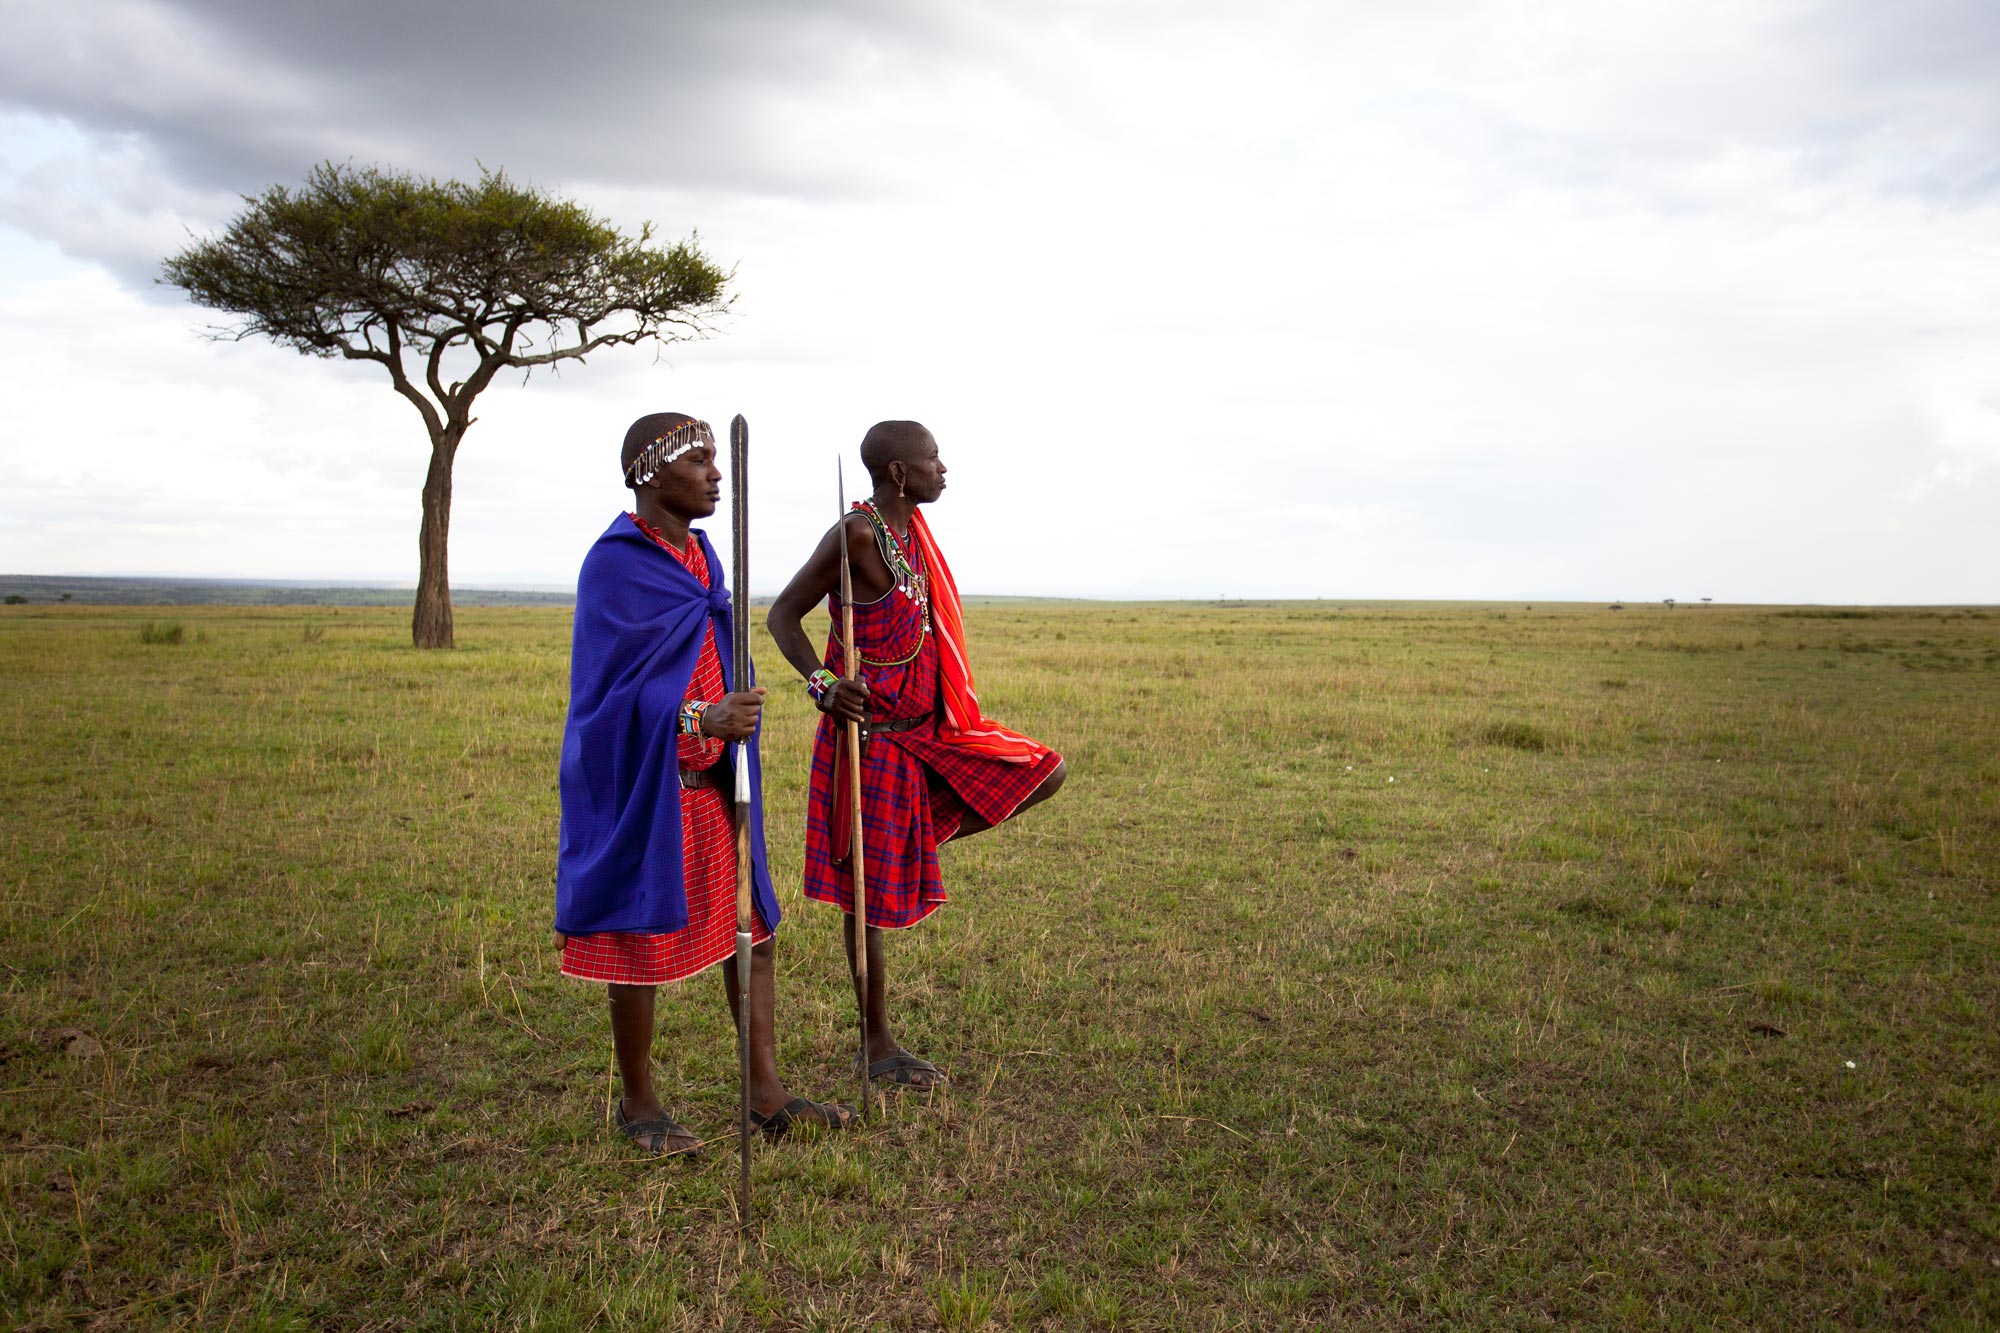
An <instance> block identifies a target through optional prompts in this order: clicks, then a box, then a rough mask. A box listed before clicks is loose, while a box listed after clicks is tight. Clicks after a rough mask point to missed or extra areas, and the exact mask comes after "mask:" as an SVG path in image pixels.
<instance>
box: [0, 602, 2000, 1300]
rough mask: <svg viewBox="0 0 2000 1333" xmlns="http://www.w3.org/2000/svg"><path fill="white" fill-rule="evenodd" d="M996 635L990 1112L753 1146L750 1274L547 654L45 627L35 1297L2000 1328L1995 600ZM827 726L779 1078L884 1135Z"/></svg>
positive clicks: (784, 814) (18, 891)
mask: <svg viewBox="0 0 2000 1333" xmlns="http://www.w3.org/2000/svg"><path fill="white" fill-rule="evenodd" d="M971 614H972V624H971V633H972V636H973V645H974V651H975V660H976V663H977V665H978V667H979V668H980V671H981V678H982V686H983V693H984V697H985V702H986V704H987V706H988V710H989V711H990V712H992V713H993V714H994V715H995V716H997V717H1000V718H1002V719H1004V720H1007V721H1009V722H1011V723H1013V724H1014V725H1017V726H1020V727H1022V728H1024V729H1026V730H1030V731H1033V732H1035V733H1037V734H1039V735H1041V736H1043V737H1045V738H1046V739H1048V740H1049V741H1051V742H1052V743H1054V744H1056V745H1057V746H1058V747H1059V748H1061V749H1062V750H1063V751H1064V752H1065V753H1066V755H1067V756H1068V758H1069V762H1070V768H1071V777H1070V781H1069V784H1068V786H1067V788H1066V789H1065V791H1064V792H1063V794H1062V795H1061V797H1060V798H1059V799H1058V800H1057V801H1056V802H1054V803H1053V804H1051V805H1050V806H1048V807H1046V808H1044V809H1042V810H1038V811H1036V812H1034V813H1033V814H1032V815H1030V816H1029V817H1027V818H1026V819H1025V820H1024V821H1023V822H1022V823H1021V824H1020V825H1018V826H1015V827H1012V828H1008V829H1004V830H1001V831H1000V832H998V833H995V834H992V835H988V836H986V837H983V838H980V839H977V840H973V841H970V842H968V843H966V844H964V845H962V846H958V847H954V848H952V849H950V850H948V851H947V853H946V857H945V860H946V875H947V882H948V885H949V887H950V890H951V893H952V899H953V901H952V903H951V905H950V906H949V907H948V908H946V909H945V910H944V911H942V912H940V913H939V914H938V915H937V916H936V917H935V918H933V920H932V921H931V922H930V923H927V924H926V925H925V926H924V927H922V928H921V929H918V930H915V931H912V932H910V933H908V934H906V935H902V936H899V937H897V939H896V940H895V942H894V944H895V948H894V953H893V955H892V958H893V963H894V966H895V982H896V987H897V994H898V997H899V1008H900V1013H901V1015H902V1029H903V1031H902V1035H903V1036H904V1038H905V1040H906V1042H907V1043H908V1044H909V1045H910V1047H911V1048H912V1049H914V1050H917V1051H920V1052H922V1053H925V1054H928V1055H931V1056H933V1057H935V1058H937V1059H938V1060H939V1061H940V1062H942V1063H945V1064H946V1065H948V1067H949V1068H950V1069H951V1070H952V1072H953V1074H954V1076H955V1081H954V1083H953V1084H952V1086H951V1088H950V1090H949V1091H948V1092H945V1093H942V1094H940V1095H937V1096H935V1097H932V1098H929V1099H926V1098H923V1097H909V1096H906V1097H904V1098H903V1099H902V1100H900V1101H894V1102H891V1103H890V1104H889V1106H888V1107H887V1109H886V1111H885V1112H884V1114H883V1115H882V1116H881V1117H880V1118H879V1119H878V1121H877V1122H876V1123H874V1124H872V1125H871V1126H869V1127H868V1128H867V1129H866V1130H864V1131H862V1132H859V1133H856V1134H853V1135H851V1136H847V1137H843V1138H821V1139H817V1140H811V1141H804V1140H801V1141H787V1142H784V1143H781V1144H777V1145H771V1146H762V1147H760V1148H759V1151H758V1155H757V1165H756V1184H757V1191H758V1201H757V1219H756V1221H757V1226H756V1229H755V1233H754V1235H753V1236H752V1237H751V1238H749V1239H747V1240H746V1239H742V1238H739V1235H738V1233H737V1230H736V1218H735V1214H734V1204H733V1186H734V1181H735V1158H734V1151H733V1150H734V1144H733V1141H732V1140H731V1139H730V1137H729V1132H730V1128H731V1125H732V1117H733V1113H734V1112H733V1107H734V1097H735V1084H734V1078H735V1074H734V1070H735V1064H734V1055H733V1052H734V1044H733V1038H732V1036H731V1035H730V1027H729V1023H728V1018H727V1015H726V1014H725V1013H724V1011H723V1009H722V1006H721V1004H720V1002H719V999H718V995H717V993H718V990H719V983H717V982H716V980H715V979H714V978H712V977H703V978H701V979H699V980H697V981H696V982H694V983H692V985H691V987H690V988H686V989H684V990H683V991H682V992H679V993H675V992H667V993H665V994H664V995H663V997H662V1005H661V1014H662V1033H661V1037H660V1041H659V1045H658V1058H659V1061H660V1063H661V1065H662V1067H663V1070H664V1073H665V1086H666V1087H667V1088H668V1089H669V1090H670V1095H671V1097H672V1100H673V1103H674V1105H675V1106H676V1108H677V1109H678V1110H679V1111H681V1112H682V1113H683V1118H684V1119H686V1120H688V1121H689V1122H690V1123H691V1124H692V1125H693V1126H694V1127H695V1128H697V1129H698V1130H699V1131H700V1132H703V1133H704V1134H706V1135H708V1136H709V1138H710V1142H711V1147H710V1149H709V1151H708V1153H707V1154H706V1155H705V1157H704V1158H703V1159H702V1160H700V1161H698V1162H690V1161H665V1162H661V1161H653V1160H645V1159H640V1158H638V1157H636V1156H635V1155H634V1154H633V1153H631V1152H630V1151H627V1150H625V1149H624V1148H623V1147H622V1146H621V1145H620V1144H619V1143H618V1142H616V1141H614V1139H613V1138H612V1137H611V1136H610V1134H609V1133H608V1132H607V1130H606V1128H605V1125H604V1117H605V1108H606V1097H607V1094H608V1091H609V1088H610V1082H609V1079H610V1045H609V1040H608V1035H607V1031H606V1026H605V1020H604V1015H603V1008H602V1005H603V998H602V993H601V991H600V990H598V989H596V988H592V987H588V986H584V985H579V984H577V983H573V982H568V981H565V980H563V979H561V978H560V977H559V976H557V974H556V972H555V960H554V952H553V949H552V945H551V940H550V934H549V918H550V909H551V889H550V877H551V874H552V868H553V861H554V846H555V827H556V801H555V792H554V781H555V756H556V748H557V743H558V736H559V731H560V726H561V721H562V714H563V707H564V700H565V692H566V687H567V645H568V624H569V617H568V614H567V613H566V612H563V611H558V610H543V609H535V610H505V609H492V610H474V611H468V612H466V613H465V614H464V615H463V616H462V617H461V620H460V642H461V644H462V647H461V648H460V649H459V651H457V652H455V653H448V654H446V653H430V654H421V653H417V652H414V651H413V650H411V649H410V648H409V647H408V646H407V627H406V625H405V624H404V617H403V616H402V615H401V614H399V613H397V612H394V611H387V610H363V611H353V610H341V611H333V610H328V609H313V610H310V611H283V610H276V609H269V608H240V607H232V608H191V609H176V610H173V611H169V612H163V611H162V610H161V609H160V608H148V609H146V610H144V611H139V610H133V611H129V612H127V611H120V610H116V609H110V608H101V607H73V606H72V607H60V608H51V607H36V606H28V607H9V608H6V610H5V612H4V614H0V686H4V691H0V744H4V760H5V762H4V764H0V793H4V795H0V818H4V821H5V823H4V826H5V829H6V838H5V843H4V852H3V853H0V857H3V858H4V859H0V901H4V912H5V919H4V931H5V936H4V939H5V943H4V946H0V962H4V987H5V989H4V996H5V999H4V1005H3V1006H0V1071H4V1072H0V1192H3V1193H4V1201H0V1223H4V1226H3V1227H0V1312H4V1317H5V1318H6V1319H9V1320H12V1321H13V1322H15V1323H16V1324H18V1325H19V1326H23V1327H70V1326H76V1325H81V1324H88V1325H90V1326H92V1327H121V1326H149V1327H150V1326H171V1325H177V1324H178V1325H193V1324H201V1325H204V1326H215V1327H224V1326H228V1327H238V1328H265V1329H273V1328H360V1327H373V1328H396V1327H439V1328H443V1327H474V1326H483V1325H493V1326H503V1327H523V1328H542V1329H560V1328H599V1327H605V1328H615V1327H632V1328H689V1329H694V1328H708V1327H715V1326H718V1325H724V1324H731V1323H740V1324H744V1325H749V1326H765V1327H774V1328H843V1327H857V1328H858V1327H864V1326H872V1325H874V1324H876V1323H881V1324H885V1325H887V1326H891V1327H902V1328H932V1327H944V1328H955V1329H971V1328H980V1327H985V1326H988V1325H993V1326H998V1327H1027V1328H1096V1327H1112V1328H1175V1329H1179V1328H1190V1329H1209V1328H1279V1327H1324V1326H1331V1325H1351V1326H1354V1327H1361V1328H1415V1327H1453V1328H1459V1327H1464V1328H1480V1327H1533V1326H1541V1325H1590V1326H1600V1327H1633V1328H1674V1327H1680V1328H1710V1327H1718V1326H1751V1325H1755V1326H1760V1327H1767V1328H1775V1327H1800V1328H1815V1327H1897V1326H1901V1327H1945V1328H1951V1327H1960V1328H1983V1327H1990V1326H1992V1325H1994V1324H1995V1323H1996V1322H2000V1192H1996V1191H1997V1190H2000V1186H1996V1180H2000V1035H1996V1034H2000V904H1996V901H1995V892H1996V881H2000V708H1996V700H2000V615H1995V614H1993V613H1990V612H1983V611H1974V612H1954V611H1914V610H1911V611H1876V612H1826V611H1813V610H1799V611H1786V610H1739V609H1728V608H1706V609H1681V610H1675V611H1671V612H1669V611H1666V610H1664V609H1662V608H1657V607H1654V608H1632V609H1628V610H1624V611H1609V610H1607V609H1605V608H1604V607H1602V606H1592V607H1560V608H1549V607H1542V606H1537V607H1536V608H1534V609H1533V610H1532V611H1528V610H1525V609H1524V608H1522V607H1520V606H1513V607H1505V608H1502V607H1489V606H1453V607H1440V606H1348V607H1336V606H1331V605H1306V604H1290V605H1286V604H1278V605H1266V606H1258V605H1242V604H1231V605H1226V606H1192V605H1184V606H1082V605H1049V606H1028V605H1009V606H985V607H979V608H975V609H974V610H973V612H972V613H971ZM168 617H171V619H172V621H173V622H174V623H176V624H179V625H180V626H181V627H182V629H183V631H184V632H183V633H182V634H180V635H179V636H173V635H170V634H166V633H164V632H162V631H163V628H164V623H163V622H164V621H165V620H166V619H167V618H168ZM146 622H152V626H153V629H152V632H151V633H150V634H148V635H147V636H146V637H147V638H149V639H151V640H152V641H151V642H142V636H141V628H142V624H144V623H146ZM176 640H177V641H176ZM760 645H761V646H760V660H762V661H763V662H764V663H765V666H766V670H767V673H768V674H770V675H771V676H773V677H776V676H777V674H778V673H777V671H776V669H775V667H776V659H775V655H774V654H772V653H771V651H770V645H769V643H768V641H767V640H761V639H760ZM812 720H813V718H812V715H811V713H810V712H809V709H808V705H807V704H806V702H805V700H804V698H803V696H802V694H801V692H800V691H798V690H797V689H795V688H786V689H782V690H780V691H779V692H778V693H777V694H776V695H775V696H774V701H773V704H772V707H771V709H770V719H769V725H768V741H767V745H768V750H767V756H768V757H767V771H768V773H769V775H770V776H769V782H768V789H767V797H768V800H769V802H770V811H771V816H772V819H771V829H772V847H771V850H772V854H773V862H774V865H775V867H776V869H777V871H778V875H779V879H780V892H781V898H782V901H783V904H784V907H785V909H786V911H787V914H788V915H787V918H786V926H785V929H784V930H783V932H782V936H781V951H782V952H781V955H780V969H781V973H780V975H781V980H780V991H779V1014H780V1058H781V1063H782V1064H783V1066H784V1067H785V1069H786V1070H787V1071H788V1073H789V1074H790V1076H791V1077H792V1079H793V1080H794V1082H795V1084H796V1085H797V1086H798V1087H799V1088H800V1089H801V1090H805V1091H809V1092H814V1093H818V1094H821V1095H825V1094H827V1093H829V1092H834V1091H841V1092H843V1093H844V1094H845V1095H846V1096H847V1097H848V1098H849V1099H851V1098H852V1094H853V1080H852V1078H851V1077H850V1076H849V1074H848V1073H847V1064H846V1061H847V1057H848V1055H849V1053H850V1051H851V1035H852V1030H853V1009H852V1000H851V993H850V992H849V991H848V990H847V988H846V986H845V983H844V979H843V965H842V964H841V962H840V961H839V957H838V950H837V945H836V933H835V929H834V921H833V918H832V916H831V915H830V914H829V913H827V912H826V911H825V910H824V909H821V908H818V907H811V906H808V905H806V904H805V903H803V902H802V901H801V899H800V897H799V894H798V890H797V887H796V881H797V870H798V865H799V855H800V826H801V812H800V804H801V801H802V799H803V784H804V777H805V764H806V747H807V744H808V735H809V727H810V724H811V722H812Z"/></svg>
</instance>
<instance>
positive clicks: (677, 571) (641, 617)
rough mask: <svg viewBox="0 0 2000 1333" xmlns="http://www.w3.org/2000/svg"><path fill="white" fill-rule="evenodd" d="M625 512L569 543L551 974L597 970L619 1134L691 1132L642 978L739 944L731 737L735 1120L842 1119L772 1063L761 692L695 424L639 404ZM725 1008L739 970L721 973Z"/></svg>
mask: <svg viewBox="0 0 2000 1333" xmlns="http://www.w3.org/2000/svg"><path fill="white" fill-rule="evenodd" d="M620 462H621V464H622V466H623V469H624V474H625V484H626V485H627V486H629V487H630V488H631V489H632V495H633V509H632V512H631V513H627V514H620V515H619V516H618V517H617V518H615V519H613V520H612V522H611V526H610V527H609V528H606V529H605V531H604V535H603V536H601V537H599V538H598V539H597V541H596V543H595V544H594V545H593V546H592V547H591V548H590V553H589V554H588V555H586V556H585V557H584V560H583V570H582V572H581V573H580V574H579V575H578V576H577V587H576V626H575V633H574V638H573V639H572V642H571V647H570V699H569V720H568V722H567V724H566V725H565V726H564V728H563V746H562V762H561V767H560V770H559V782H558V787H559V790H560V792H561V797H562V835H561V842H560V847H559V850H558V852H557V859H556V931H557V933H558V934H559V935H561V936H562V938H563V950H562V970H563V975H565V976H571V977H577V978H580V979H582V980H586V981H601V982H604V983H606V984H607V985H608V987H609V991H610V1000H611V1040H612V1045H613V1046H614V1048H615V1049H616V1051H617V1056H618V1071H619V1076H620V1079H621V1080H622V1082H623V1084H624V1088H623V1094H624V1095H623V1096H622V1097H620V1099H619V1102H618V1105H617V1107H616V1108H615V1109H614V1110H613V1111H612V1116H611V1122H612V1125H613V1127H614V1128H615V1129H616V1130H617V1131H618V1133H619V1134H621V1135H623V1136H624V1137H625V1138H627V1139H629V1140H630V1141H631V1142H633V1143H634V1144H636V1145H638V1146H639V1147H640V1148H642V1149H644V1150H645V1151H647V1152H651V1153H659V1154H662V1155H673V1154H676V1153H684V1152H692V1151H693V1150H695V1149H697V1148H699V1147H700V1146H701V1140H700V1139H699V1138H698V1137H697V1136H695V1135H694V1134H693V1133H691V1132H689V1131H688V1130H687V1129H686V1128H685V1127H683V1126H682V1125H681V1124H680V1123H679V1122H677V1121H675V1120H674V1119H673V1118H672V1117H671V1116H669V1115H668V1114H667V1112H666V1108H665V1107H664V1106H663V1105H662V1104H661V1102H660V1097H659V1092H658V1090H657V1089H656V1088H655V1087H654V1085H653V1065H652V1047H653V999H654V994H655V991H656V989H657V988H658V987H659V986H661V985H663V984H665V983H667V982H670V981H679V980H682V979H683V978H686V977H691V976H693V975H695V974H696V973H698V972H702V971H705V970H706V969H708V968H710V967H713V966H714V965H715V964H717V963H719V962H722V961H723V960H724V959H727V958H731V957H733V956H734V954H735V950H736V834H735V827H736V826H735V819H736V812H735V809H734V806H733V803H732V802H731V800H730V799H729V797H728V796H727V795H726V794H725V793H729V792H732V791H733V790H734V782H733V780H732V778H731V776H730V775H731V768H730V762H731V761H730V759H729V757H728V756H729V751H730V746H731V743H732V742H736V741H745V742H747V744H745V745H743V746H742V747H740V753H742V754H743V756H744V762H747V763H748V764H749V765H750V778H751V781H750V791H751V793H752V803H751V806H750V849H751V852H750V864H751V885H752V895H751V896H752V901H753V902H754V904H755V906H756V916H757V920H756V929H755V931H754V932H753V935H752V939H753V941H754V944H753V946H752V949H751V969H750V1118H751V1120H752V1122H753V1123H754V1124H756V1125H759V1126H761V1127H762V1128H763V1130H764V1132H765V1133H767V1134H770V1135H772V1136H774V1137H775V1136H777V1135H780V1134H783V1133H784V1132H785V1131H786V1129H788V1128H789V1127H790V1126H792V1125H793V1124H809V1125H818V1126H823V1127H828V1128H845V1127H846V1126H848V1125H849V1124H851V1123H853V1122H854V1120H855V1113H854V1110H853V1108H851V1107H846V1106H840V1105H836V1104H833V1103H830V1102H814V1101H809V1100H807V1099H806V1098H804V1097H794V1096H792V1095H791V1093H790V1092H789V1091H788V1090H787V1089H786V1087H785V1083H784V1080H783V1079H781V1078H780V1077H779V1076H778V1064H777V1050H776V1041H775V1037H774V1033H773V1022H774V1013H773V1011H774V1007H775V1005H774V998H773V985H772V977H773V973H774V970H775V957H776V947H775V941H774V937H773V933H772V932H773V931H774V930H775V928H776V927H777V924H778V901H777V898H776V896H775V895H774V894H773V893H772V891H771V875H770V870H769V868H768V867H767V865H766V864H765V859H764V809H763V802H762V796H761V790H762V787H761V783H760V782H759V781H758V756H757V728H758V721H759V718H760V717H761V714H762V709H763V702H764V691H763V690H762V689H761V688H757V687H754V686H753V687H752V688H748V689H735V690H732V689H730V688H729V683H730V682H732V681H736V682H738V683H747V682H748V680H749V678H750V676H751V674H752V671H753V668H752V666H751V664H749V663H744V664H742V672H743V674H742V677H740V678H739V677H738V676H737V674H736V672H737V664H736V663H734V662H732V661H731V660H730V659H731V655H732V654H731V651H730V633H729V631H730V604H729V592H728V589H727V588H726V587H725V586H724V585H723V579H722V563H721V561H720V560H719V559H717V557H716V554H715V551H714V548H712V547H711V546H710V545H709V544H708V538H707V536H706V535H704V534H703V533H702V532H701V530H700V529H698V528H695V527H693V526H692V524H693V522H694V520H695V519H698V518H706V517H707V516H708V515H710V514H713V513H714V512H715V506H716V501H717V499H718V498H719V497H720V494H721V487H722V473H721V472H720V471H719V470H718V469H717V467H716V457H715V436H714V433H713V432H712V431H711V430H710V429H709V427H708V424H707V423H706V422H703V421H697V420H696V419H694V418H693V417H690V416H686V415H684V414H682V413H679V412H656V413H653V414H651V415H649V416H644V417H641V418H639V420H638V421H636V422H634V423H633V424H632V428H631V429H630V430H629V431H627V432H626V434H625V445H624V449H623V451H622V453H621V455H620ZM722 979H723V989H724V993H725V995H726V997H727V999H728V1002H729V1012H730V1014H731V1015H732V1016H734V1015H736V1014H737V1012H738V1010H737V1004H736V1000H737V996H736V984H737V982H736V970H735V968H733V967H725V968H723V969H722Z"/></svg>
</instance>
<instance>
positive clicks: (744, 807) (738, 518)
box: [729, 413, 756, 1227]
mask: <svg viewBox="0 0 2000 1333" xmlns="http://www.w3.org/2000/svg"><path fill="white" fill-rule="evenodd" d="M729 501H730V524H731V527H732V528H733V529H734V533H735V545H736V552H735V554H736V560H735V566H736V567H735V569H734V570H733V571H732V573H733V577H732V579H731V581H730V589H729V590H730V601H731V605H730V616H729V648H730V652H729V656H730V661H731V663H732V664H733V665H734V667H735V671H734V675H735V677H736V680H735V685H736V688H737V689H738V690H747V689H749V688H750V687H751V686H753V685H755V684H756V672H755V671H754V670H753V669H752V667H751V665H750V423H749V422H747V421H745V420H744V419H743V417H742V414H741V413H739V414H737V417H736V419H735V420H734V421H732V422H730V423H729ZM735 768H736V1065H737V1074H738V1076H739V1079H740V1086H741V1088H742V1092H743V1096H742V1101H741V1105H740V1106H739V1107H738V1115H737V1124H736V1128H737V1142H738V1143H739V1144H740V1145H741V1146H742V1149H743V1177H742V1180H741V1181H740V1182H739V1183H738V1185H737V1203H738V1210H739V1211H738V1216H739V1217H740V1218H741V1225H743V1226H745V1227H748V1226H749V1225H750V936H751V934H752V932H754V931H755V929H756V916H755V912H756V909H755V908H754V907H753V906H752V905H751V901H750V801H751V793H750V744H749V742H748V741H738V742H737V743H736V764H735Z"/></svg>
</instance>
